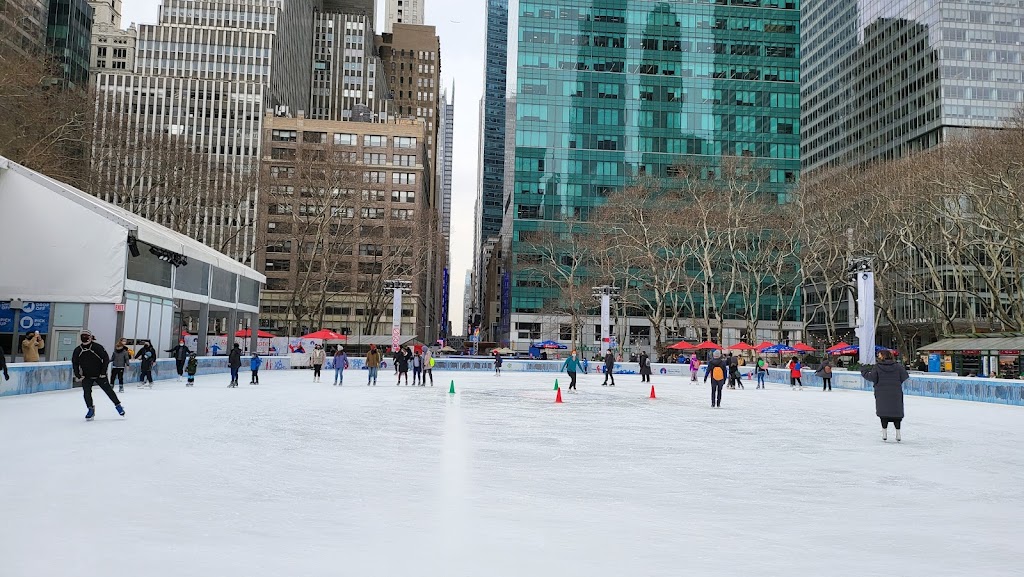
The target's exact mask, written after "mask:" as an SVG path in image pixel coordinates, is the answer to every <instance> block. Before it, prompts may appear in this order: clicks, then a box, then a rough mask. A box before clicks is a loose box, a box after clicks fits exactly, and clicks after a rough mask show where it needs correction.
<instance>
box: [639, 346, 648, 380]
mask: <svg viewBox="0 0 1024 577" xmlns="http://www.w3.org/2000/svg"><path fill="white" fill-rule="evenodd" d="M638 361H639V362H640V382H642V383H649V382H651V357H649V356H648V355H647V351H643V352H642V353H640V357H639V359H638Z"/></svg>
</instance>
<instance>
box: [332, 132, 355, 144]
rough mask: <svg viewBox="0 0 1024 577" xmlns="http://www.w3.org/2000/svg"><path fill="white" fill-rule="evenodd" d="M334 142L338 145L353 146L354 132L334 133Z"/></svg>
mask: <svg viewBox="0 0 1024 577" xmlns="http://www.w3.org/2000/svg"><path fill="white" fill-rule="evenodd" d="M334 144H337V145H339V146H355V145H356V135H355V134H335V135H334Z"/></svg>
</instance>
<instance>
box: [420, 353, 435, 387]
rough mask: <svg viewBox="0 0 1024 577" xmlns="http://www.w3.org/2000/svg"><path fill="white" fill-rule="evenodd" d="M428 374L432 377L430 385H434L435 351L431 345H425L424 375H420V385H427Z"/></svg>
mask: <svg viewBox="0 0 1024 577" xmlns="http://www.w3.org/2000/svg"><path fill="white" fill-rule="evenodd" d="M427 376H429V377H430V386H431V387H433V386H434V353H433V352H431V350H430V347H423V376H422V377H420V386H421V387H425V386H427Z"/></svg>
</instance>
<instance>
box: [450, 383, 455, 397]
mask: <svg viewBox="0 0 1024 577" xmlns="http://www.w3.org/2000/svg"><path fill="white" fill-rule="evenodd" d="M448 394H449V395H454V394H455V381H452V386H451V387H449V388H448Z"/></svg>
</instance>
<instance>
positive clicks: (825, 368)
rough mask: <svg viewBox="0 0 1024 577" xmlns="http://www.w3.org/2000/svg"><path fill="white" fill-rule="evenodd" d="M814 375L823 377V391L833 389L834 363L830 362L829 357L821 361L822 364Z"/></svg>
mask: <svg viewBox="0 0 1024 577" xmlns="http://www.w3.org/2000/svg"><path fill="white" fill-rule="evenodd" d="M814 376H816V377H821V390H822V391H831V390H832V363H830V362H828V359H825V360H824V361H822V362H821V366H820V367H818V370H817V371H815V373H814Z"/></svg>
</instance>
